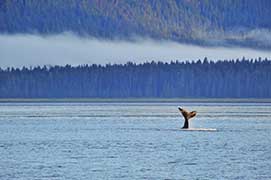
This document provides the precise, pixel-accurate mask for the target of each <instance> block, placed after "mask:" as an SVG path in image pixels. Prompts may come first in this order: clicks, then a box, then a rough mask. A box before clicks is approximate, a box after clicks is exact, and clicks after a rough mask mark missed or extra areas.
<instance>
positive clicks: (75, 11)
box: [0, 0, 271, 49]
mask: <svg viewBox="0 0 271 180" xmlns="http://www.w3.org/2000/svg"><path fill="white" fill-rule="evenodd" d="M270 9H271V1H270V0H139V1H138V0H127V1H126V0H1V1H0V33H7V34H14V33H30V34H33V33H34V34H35V33H36V34H45V35H48V34H59V33H62V32H73V33H75V34H78V35H80V36H91V37H96V38H106V39H116V38H120V39H130V40H133V37H135V36H136V37H137V36H140V37H150V38H154V39H159V40H161V39H167V40H173V41H178V42H183V43H194V44H199V45H221V44H223V45H240V46H248V47H253V48H260V49H271V44H270V42H267V41H261V40H259V39H257V37H258V34H259V33H260V32H262V31H263V32H267V33H268V29H270V28H271V18H270V17H271V10H270ZM269 36H270V34H269Z"/></svg>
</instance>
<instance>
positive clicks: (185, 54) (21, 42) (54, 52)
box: [0, 34, 271, 68]
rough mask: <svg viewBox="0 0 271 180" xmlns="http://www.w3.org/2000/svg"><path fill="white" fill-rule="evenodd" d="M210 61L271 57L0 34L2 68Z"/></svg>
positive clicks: (167, 44) (168, 44)
mask: <svg viewBox="0 0 271 180" xmlns="http://www.w3.org/2000/svg"><path fill="white" fill-rule="evenodd" d="M204 57H207V58H208V59H210V60H224V59H236V58H240V59H241V58H242V57H246V58H247V59H251V58H253V59H255V58H258V57H261V58H268V59H271V52H270V51H260V50H253V49H248V48H238V47H231V48H230V47H216V48H214V47H199V46H194V45H186V44H180V43H176V42H172V41H156V40H151V39H142V38H140V39H138V40H137V41H135V42H129V41H117V40H113V41H109V40H98V39H94V38H80V37H77V36H75V35H72V34H61V35H51V36H39V35H0V67H2V68H5V67H11V66H13V67H22V66H35V65H65V64H71V65H80V64H93V63H96V64H106V63H111V64H112V63H126V62H127V61H132V62H136V63H142V62H146V61H152V60H154V61H163V62H169V61H171V60H173V61H175V60H179V61H186V60H198V59H203V58H204Z"/></svg>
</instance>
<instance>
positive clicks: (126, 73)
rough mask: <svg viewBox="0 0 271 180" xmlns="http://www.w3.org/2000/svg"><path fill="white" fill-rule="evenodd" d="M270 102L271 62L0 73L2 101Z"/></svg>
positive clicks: (152, 64)
mask: <svg viewBox="0 0 271 180" xmlns="http://www.w3.org/2000/svg"><path fill="white" fill-rule="evenodd" d="M85 97H87V98H94V97H95V98H128V97H142V98H149V97H155V98H156V97H157V98H175V97H185V98H271V61H270V60H268V59H264V60H263V59H261V58H259V59H254V60H253V59H251V60H246V59H244V58H243V59H242V60H238V59H237V60H225V61H215V62H213V61H209V60H207V59H206V58H205V59H204V60H203V61H201V60H198V61H190V62H189V61H187V62H181V61H174V62H173V61H172V62H170V63H163V62H154V61H153V62H146V63H142V64H134V63H132V62H128V63H126V64H107V65H105V66H102V65H96V64H92V65H81V66H76V67H73V66H70V65H66V66H50V67H49V66H43V67H39V66H37V67H29V68H26V67H23V68H20V69H19V68H6V69H0V98H85Z"/></svg>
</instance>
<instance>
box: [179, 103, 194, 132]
mask: <svg viewBox="0 0 271 180" xmlns="http://www.w3.org/2000/svg"><path fill="white" fill-rule="evenodd" d="M178 109H179V111H180V112H181V113H182V115H183V117H184V125H183V129H188V128H189V121H188V120H189V119H191V118H193V117H195V116H196V114H197V112H196V111H191V112H188V111H186V110H184V109H183V108H181V107H178Z"/></svg>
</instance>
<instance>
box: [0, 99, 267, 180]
mask: <svg viewBox="0 0 271 180" xmlns="http://www.w3.org/2000/svg"><path fill="white" fill-rule="evenodd" d="M179 105H182V107H184V108H186V109H188V110H196V111H197V112H198V115H197V116H196V118H195V119H193V120H192V124H191V125H192V127H194V128H216V129H217V131H216V132H207V131H181V130H180V128H181V127H182V125H183V119H182V117H181V116H180V114H179V112H178V110H177V106H179ZM0 179H1V180H2V179H3V180H6V179H16V180H17V179H26V180H32V179H48V180H54V179H155V180H156V179H187V180H191V179H200V180H201V179H240V180H243V179H246V180H247V179H259V180H270V179H271V103H255V102H254V103H249V102H245V103H244V102H243V103H238V102H235V103H232V102H228V103H225V102H221V103H219V102H208V101H207V102H192V103H190V102H184V103H182V102H180V103H176V102H172V103H170V102H167V103H162V102H161V103H159V102H153V103H150V102H149V103H148V102H140V103H135V102H118V103H116V102H115V103H114V102H111V103H110V102H109V103H101V102H100V103H95V102H85V103H75V102H73V103H59V102H58V103H54V102H50V103H29V102H28V103H15V102H14V103H0Z"/></svg>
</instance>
